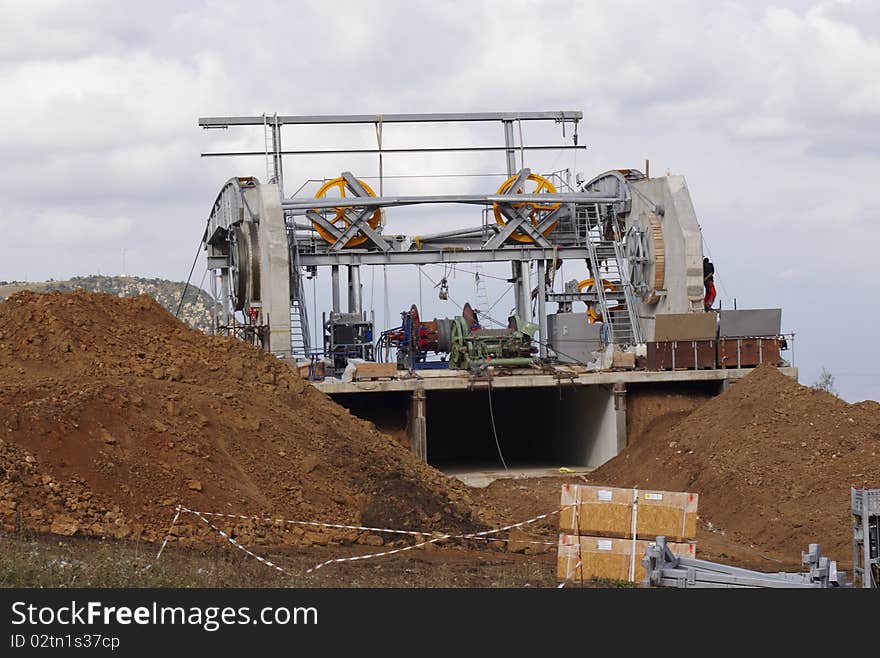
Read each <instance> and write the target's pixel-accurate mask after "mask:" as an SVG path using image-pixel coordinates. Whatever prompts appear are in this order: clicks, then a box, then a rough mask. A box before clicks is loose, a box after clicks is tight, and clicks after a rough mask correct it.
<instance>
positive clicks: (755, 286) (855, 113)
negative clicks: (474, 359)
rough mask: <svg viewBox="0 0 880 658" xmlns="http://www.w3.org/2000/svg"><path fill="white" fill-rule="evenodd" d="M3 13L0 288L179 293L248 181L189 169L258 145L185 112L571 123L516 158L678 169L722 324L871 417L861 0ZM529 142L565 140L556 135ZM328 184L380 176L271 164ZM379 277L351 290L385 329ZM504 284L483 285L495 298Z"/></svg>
mask: <svg viewBox="0 0 880 658" xmlns="http://www.w3.org/2000/svg"><path fill="white" fill-rule="evenodd" d="M0 16H2V22H0V121H2V126H3V127H2V130H0V153H2V154H3V157H2V158H0V175H2V178H3V180H4V182H5V184H4V185H3V186H2V188H0V196H2V199H0V201H2V208H3V210H2V215H0V217H2V218H0V222H2V226H3V229H4V230H3V240H2V243H0V244H2V247H0V250H2V251H0V280H25V279H27V280H40V279H45V278H49V277H52V278H56V279H60V278H66V277H69V276H72V275H83V274H90V273H97V272H100V273H105V274H107V273H110V274H116V273H120V272H122V271H123V267H124V269H125V272H126V273H128V274H133V275H140V276H161V277H166V278H172V279H185V278H186V276H187V274H188V273H189V268H190V264H191V262H192V258H193V255H194V253H195V248H196V245H197V241H198V238H199V237H200V236H201V233H202V230H203V225H204V221H205V217H206V214H207V212H208V211H209V209H210V206H211V203H212V202H213V199H214V197H215V195H216V193H217V191H218V190H219V189H220V187H221V185H222V184H223V182H224V181H225V180H227V179H228V178H230V177H232V176H234V175H256V176H258V177H261V178H264V177H265V163H264V162H263V160H262V158H240V159H234V160H233V159H203V158H200V153H202V152H203V151H211V150H221V149H225V148H250V149H261V148H262V135H261V134H260V131H259V130H246V129H245V130H237V131H228V132H224V133H222V134H221V133H220V132H219V131H211V132H205V131H201V130H199V129H198V128H197V127H196V121H197V118H198V117H199V116H203V115H224V114H225V115H238V114H261V113H263V112H270V113H271V112H279V113H282V114H322V113H394V112H428V111H434V112H437V111H447V112H456V111H492V110H515V111H526V110H560V109H570V110H582V111H583V112H584V121H583V122H582V125H581V127H580V130H579V133H580V140H581V143H586V144H587V145H588V147H589V149H588V150H587V151H585V152H579V153H578V154H577V155H576V156H575V155H573V154H572V153H571V152H567V153H555V152H553V153H543V154H537V153H535V154H529V153H527V155H526V165H528V166H531V167H532V168H534V169H537V170H542V171H547V170H551V169H563V168H572V169H573V170H575V171H581V172H583V173H584V175H585V176H586V177H587V178H590V177H592V176H593V175H595V174H597V173H600V172H602V171H605V170H607V169H610V168H619V167H638V168H641V167H642V166H643V163H644V160H645V158H650V160H651V169H652V173H654V174H660V173H665V172H667V171H669V172H672V173H675V174H683V175H684V176H686V178H687V180H688V185H689V188H690V190H691V195H692V198H693V201H694V205H695V207H696V210H697V214H698V217H699V219H700V222H701V225H702V227H703V233H704V237H705V240H706V243H707V245H708V249H709V251H710V253H711V255H712V256H713V258H714V260H715V262H716V266H717V270H718V279H719V283H720V286H719V292H720V295H721V298H722V301H723V303H724V305H725V306H729V305H730V304H731V303H732V300H733V298H734V297H736V298H737V303H738V305H739V307H740V308H746V307H751V308H760V307H767V306H781V307H783V309H784V312H783V328H784V330H786V331H794V332H796V333H797V338H796V341H795V354H794V356H795V362H796V364H797V365H798V366H800V368H801V381H802V382H804V383H812V382H813V381H814V380H815V379H816V377H817V376H818V373H819V370H820V368H821V367H823V366H824V367H827V368H828V369H829V370H830V371H831V372H832V373H833V374H834V375H835V377H836V380H837V386H838V389H839V390H840V392H841V393H842V394H843V395H844V396H845V397H846V398H847V399H850V400H856V399H863V398H874V399H880V381H878V378H877V373H878V365H880V356H878V349H877V347H876V345H875V344H874V341H875V339H876V335H877V334H876V330H875V327H876V326H877V325H878V324H880V310H878V301H880V294H878V293H880V284H878V279H877V275H876V265H875V263H876V260H877V254H876V252H875V251H874V249H876V248H877V247H878V245H880V222H878V219H880V218H878V215H880V200H878V195H877V194H876V193H875V192H874V190H875V189H876V185H877V183H876V181H877V179H878V177H880V166H878V164H880V75H878V73H877V72H878V71H880V3H877V2H874V1H872V0H864V1H861V2H860V1H858V0H853V1H850V2H846V1H843V0H841V1H836V2H835V1H823V2H819V1H809V0H801V1H791V2H783V1H780V2H773V3H765V2H723V1H721V2H713V3H706V2H696V1H691V2H686V1H679V0H667V2H662V3H658V2H647V1H644V2H642V1H631V2H620V1H595V2H586V1H584V2H554V1H551V0H544V1H543V2H515V1H507V2H478V1H475V0H471V1H469V2H441V1H436V0H435V1H433V2H417V1H412V0H410V1H406V2H391V1H387V2H385V1H380V0H376V1H375V2H371V3H366V2H333V3H320V2H310V3H300V2H283V3H281V2H279V3H275V2H271V1H266V2H262V3H257V4H253V3H250V4H246V3H232V2H228V3H227V2H162V1H154V2H150V3H141V2H138V3H135V2H131V3H125V2H120V1H115V2H114V1H108V2H102V1H89V0H66V1H63V2H48V1H43V0H29V1H28V2H11V1H8V0H0ZM372 130H373V129H372V127H367V128H363V127H360V128H355V129H352V130H350V131H348V130H338V129H333V130H325V131H315V130H312V131H306V130H300V129H296V128H291V129H289V130H287V132H285V146H286V147H288V148H295V147H316V146H324V147H330V146H334V145H340V146H343V145H352V144H354V145H357V146H363V147H370V146H373V145H374V144H375V134H374V133H373V132H372ZM525 131H526V133H525V135H524V137H525V140H526V142H531V143H546V144H558V143H562V135H561V133H560V131H559V129H558V127H556V126H547V127H543V128H541V127H534V126H527V127H526V129H525ZM499 138H500V129H499V128H498V127H496V126H494V125H493V126H483V127H461V126H451V127H446V128H432V129H430V130H428V131H426V130H425V129H424V128H418V127H416V128H411V127H410V128H403V127H397V128H394V129H392V127H387V128H386V130H385V134H384V142H385V145H386V146H396V145H415V144H422V145H425V144H427V145H460V144H462V143H468V144H471V143H479V144H494V143H497V141H498V140H499ZM344 169H347V170H352V171H354V172H356V173H358V175H361V176H365V177H367V176H375V175H376V172H377V165H376V161H375V158H373V157H366V156H358V157H356V158H351V157H349V158H348V159H339V158H337V159H329V158H314V157H312V158H301V159H293V158H290V159H288V160H287V161H285V181H286V188H287V192H288V193H292V192H293V191H294V190H295V189H296V188H298V187H299V186H300V185H301V184H302V183H303V182H305V181H306V180H308V179H316V178H322V177H331V176H335V175H338V173H339V172H340V171H342V170H344ZM502 171H504V163H503V160H502V159H501V158H500V156H498V155H495V154H489V155H485V156H480V157H477V158H470V157H469V158H462V157H461V156H460V155H449V156H446V155H444V156H435V157H433V158H425V157H422V156H418V157H416V156H398V157H396V158H392V157H388V158H386V161H385V174H386V175H401V174H412V173H418V174H448V173H456V174H458V173H477V172H482V173H498V172H502ZM501 180H502V179H500V178H492V177H483V178H474V177H472V178H457V179H453V178H424V179H389V180H388V181H387V182H386V183H385V186H386V187H385V189H386V191H394V192H401V191H407V192H410V193H413V194H418V193H422V192H427V191H429V190H432V191H436V192H437V193H446V192H452V191H461V192H478V191H492V190H494V188H495V187H496V186H497V184H498V183H500V182H501ZM371 182H372V181H371ZM310 189H312V190H313V188H309V186H307V187H306V188H305V190H306V192H308V191H309V190H310ZM466 213H467V211H464V212H462V211H446V210H444V211H429V212H422V214H419V213H418V212H413V213H400V212H398V213H397V216H392V215H391V213H389V228H393V230H395V231H398V230H399V231H401V232H408V233H424V232H428V231H429V230H436V229H439V228H441V227H443V228H447V227H455V226H461V225H468V224H475V223H478V221H479V218H478V217H476V218H475V217H474V216H473V214H471V215H467V214H466ZM471 213H472V211H471ZM395 222H396V223H395ZM123 254H124V264H123ZM429 269H430V268H426V269H425V273H426V274H428V273H429ZM203 270H204V267H203V265H202V263H199V267H197V270H196V278H197V279H200V277H201V274H202V272H203ZM497 274H503V273H497ZM430 275H431V276H432V277H433V278H434V279H435V280H436V279H437V278H438V277H439V276H440V275H442V271H437V270H436V269H435V270H434V271H431V272H430ZM324 278H325V279H326V277H324ZM418 278H419V277H418V276H417V275H413V276H402V275H401V273H397V274H395V273H389V279H390V292H389V298H390V301H389V307H390V308H391V315H394V314H395V313H396V312H397V310H398V309H399V308H402V307H405V306H408V304H409V302H411V301H413V300H415V299H416V297H417V295H419V294H421V295H422V296H423V306H424V307H425V311H423V315H428V316H433V315H441V316H442V315H449V314H452V313H454V309H450V308H449V307H448V305H447V306H444V305H443V304H442V303H441V302H439V300H437V299H436V292H435V291H433V290H432V289H431V287H430V286H431V284H429V283H428V282H427V281H426V280H425V279H424V278H423V283H424V286H423V288H424V289H423V290H422V291H421V293H419V292H417V291H416V287H417V286H416V283H415V282H417V281H418ZM377 279H378V280H372V279H371V278H370V275H367V276H366V277H365V282H364V283H365V286H368V287H369V290H368V292H367V297H368V303H369V304H370V305H372V306H375V308H376V312H377V315H378V316H379V317H380V318H381V316H382V314H383V312H384V299H383V294H382V292H381V290H382V285H381V284H382V282H381V271H380V273H379V275H377ZM452 283H453V287H452V290H451V292H452V294H453V297H454V298H457V299H466V298H468V297H472V296H473V277H472V276H469V275H468V273H466V272H457V273H456V274H455V278H454V279H453V280H452ZM504 289H505V287H504V285H503V284H502V283H500V282H497V281H495V280H490V297H492V298H493V300H494V298H495V297H496V296H497V295H498V294H501V293H503V292H504ZM323 291H324V288H323V283H322V282H319V285H318V288H317V294H318V296H319V297H320V295H321V294H323ZM505 305H507V306H509V303H508V302H507V301H505V300H502V302H501V304H500V307H504V306H505ZM320 308H321V305H320V303H319V310H320ZM383 322H384V320H381V319H380V324H382V323H383Z"/></svg>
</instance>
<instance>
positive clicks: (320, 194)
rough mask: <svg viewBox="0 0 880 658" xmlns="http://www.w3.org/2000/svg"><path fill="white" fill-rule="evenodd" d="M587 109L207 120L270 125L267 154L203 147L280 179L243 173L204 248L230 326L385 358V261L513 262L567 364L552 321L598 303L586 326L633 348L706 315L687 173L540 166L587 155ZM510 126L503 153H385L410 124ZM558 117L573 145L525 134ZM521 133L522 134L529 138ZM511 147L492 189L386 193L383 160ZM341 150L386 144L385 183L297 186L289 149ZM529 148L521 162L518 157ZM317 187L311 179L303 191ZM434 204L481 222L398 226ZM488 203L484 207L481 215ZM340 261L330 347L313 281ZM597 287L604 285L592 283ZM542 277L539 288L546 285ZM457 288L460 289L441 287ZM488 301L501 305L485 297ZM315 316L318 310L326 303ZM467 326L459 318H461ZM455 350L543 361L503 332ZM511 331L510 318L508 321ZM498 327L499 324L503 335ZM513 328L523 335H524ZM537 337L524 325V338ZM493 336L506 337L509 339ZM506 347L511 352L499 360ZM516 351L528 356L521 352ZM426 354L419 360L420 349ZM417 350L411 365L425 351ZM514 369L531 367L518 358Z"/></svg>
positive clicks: (521, 312) (341, 179) (333, 359)
mask: <svg viewBox="0 0 880 658" xmlns="http://www.w3.org/2000/svg"><path fill="white" fill-rule="evenodd" d="M581 118H582V114H581V113H580V112H572V111H555V112H498V113H459V114H401V115H346V116H279V115H263V116H258V117H206V118H202V119H200V120H199V125H200V126H202V127H203V128H206V129H208V128H224V129H225V128H232V127H240V126H260V127H262V128H263V130H264V135H265V148H264V149H263V150H261V151H241V152H213V153H204V154H203V156H205V157H211V156H219V155H224V156H229V155H243V156H261V155H262V156H263V157H265V158H266V163H267V167H266V168H267V182H260V181H258V180H257V179H256V178H253V177H246V178H233V179H231V180H230V181H228V182H227V184H226V185H225V186H224V187H223V189H222V190H221V191H220V193H219V195H218V197H217V199H216V201H215V203H214V206H213V208H212V210H211V213H210V215H209V218H208V224H207V228H206V230H205V234H204V246H205V249H206V250H207V255H208V259H207V260H208V263H207V266H208V269H210V270H211V271H212V272H213V274H214V276H213V277H212V290H213V292H214V296H215V305H214V318H215V327H216V328H217V329H218V330H219V331H221V332H222V331H223V328H224V327H228V326H231V325H233V324H235V323H236V322H237V323H238V324H254V325H256V326H260V327H265V328H266V329H265V331H261V332H259V333H257V332H252V333H253V334H254V335H259V336H261V337H263V338H262V339H261V340H263V343H264V344H263V347H264V348H266V349H269V350H270V351H271V352H273V353H275V354H277V355H279V356H287V357H297V358H308V357H311V356H313V355H315V354H316V353H318V352H322V356H323V357H326V358H327V359H328V360H329V362H330V363H329V365H330V368H331V370H335V371H339V370H340V369H341V368H344V362H345V361H346V360H347V359H349V358H353V357H355V358H359V359H367V360H369V359H372V358H374V357H375V354H374V353H373V352H374V350H373V348H372V347H371V343H372V339H373V337H374V336H375V335H378V334H379V333H380V332H378V331H376V330H375V319H374V317H373V315H372V314H371V313H367V312H366V311H365V309H364V306H363V303H362V294H361V290H362V286H361V268H363V267H372V266H376V265H382V266H383V267H384V266H393V265H420V264H441V265H447V266H454V265H455V264H458V263H474V264H476V266H477V267H479V266H480V264H484V263H497V262H506V263H508V264H509V267H510V272H511V276H510V279H509V281H510V282H511V283H512V286H513V294H514V304H513V308H512V312H511V313H509V314H508V316H514V317H517V318H519V323H520V325H521V328H522V327H526V326H527V325H528V324H529V323H531V322H532V321H534V323H535V325H536V326H537V331H536V335H537V336H538V337H539V340H538V341H537V345H538V352H537V356H538V357H539V358H540V359H542V360H545V361H552V360H554V359H558V358H559V356H560V355H558V354H556V353H555V352H554V350H553V349H552V341H551V340H550V338H551V336H550V330H549V324H550V322H548V316H551V315H554V313H553V312H552V307H550V305H551V304H554V303H555V304H556V305H557V312H560V313H571V312H572V309H571V304H573V303H575V302H583V303H585V304H586V305H587V308H586V309H585V310H586V312H585V313H584V314H583V320H584V323H593V324H601V325H602V328H603V330H602V341H603V343H604V344H613V345H615V346H617V347H618V348H619V349H624V348H626V347H628V346H632V345H637V344H640V343H643V342H644V341H645V340H648V339H650V338H651V332H652V328H653V318H654V316H655V315H657V314H658V313H667V312H682V313H683V312H696V311H699V310H701V309H702V297H703V281H702V256H703V254H702V243H701V234H700V227H699V224H698V223H697V220H696V214H695V212H694V209H693V205H692V204H691V200H690V196H689V194H688V191H687V186H686V184H685V182H684V179H683V178H682V177H680V176H664V177H660V178H648V177H646V176H645V175H644V174H643V173H641V172H639V171H637V170H634V169H621V170H614V171H609V172H605V173H604V174H601V175H599V176H596V177H594V178H592V179H590V180H586V181H585V180H583V179H581V178H580V177H577V179H576V180H575V181H572V179H571V175H570V173H569V174H560V173H559V172H556V173H552V174H539V173H538V172H535V171H532V169H531V168H529V167H526V166H524V164H523V162H522V160H523V158H524V157H525V153H526V152H529V151H534V150H541V149H547V150H549V149H553V150H567V149H568V150H571V149H575V150H576V149H583V148H584V145H583V144H580V143H578V137H577V135H578V133H577V127H578V123H579V121H580V120H581ZM486 122H495V123H499V124H500V125H501V127H502V128H503V135H504V142H503V145H498V146H474V145H467V146H444V147H422V148H410V149H388V148H384V147H383V143H382V131H383V129H384V130H388V129H389V126H391V125H396V124H416V125H423V124H438V123H440V124H444V123H468V124H473V123H486ZM530 122H553V123H556V124H558V125H560V126H561V127H562V129H563V135H564V137H565V139H566V140H570V143H567V144H556V145H547V144H544V145H540V144H539V145H535V144H526V143H523V140H522V125H523V124H527V123H530ZM364 124H366V125H371V126H373V127H374V128H375V129H376V134H377V148H376V149H363V148H358V149H333V150H331V151H322V150H285V149H284V148H283V147H282V130H283V129H284V128H285V127H287V126H302V125H308V126H310V127H312V128H314V129H317V128H318V127H320V126H336V125H364ZM517 132H518V133H519V134H520V139H519V143H518V144H517V143H516V142H517V140H516V139H515V135H516V133H517ZM435 151H443V152H476V151H490V152H491V151H498V152H501V153H503V154H504V156H505V160H506V164H507V177H506V178H505V179H504V180H502V182H501V184H500V185H498V186H497V187H495V188H493V189H491V190H490V191H486V192H483V193H477V194H474V193H468V194H445V195H437V194H434V195H431V194H428V195H421V196H413V195H398V194H394V195H388V194H386V193H385V192H384V185H383V178H382V168H381V163H382V158H390V157H392V156H396V155H397V154H400V153H412V152H419V153H425V152H435ZM325 153H333V154H337V155H340V156H342V155H345V154H349V153H356V154H362V153H372V154H375V155H377V156H378V158H379V160H380V175H379V183H378V186H371V185H369V184H367V182H366V181H365V180H364V178H363V177H358V176H356V175H355V174H354V173H352V172H349V171H342V172H341V173H340V174H338V175H335V176H333V177H332V178H330V179H329V180H328V179H323V180H321V181H319V182H320V186H319V187H318V189H317V191H316V192H315V193H314V194H313V195H301V194H300V192H299V190H298V191H297V192H296V193H295V194H294V195H292V196H288V195H287V194H286V193H285V190H284V180H283V169H282V166H281V163H282V160H283V156H294V155H296V156H305V155H311V154H325ZM517 156H519V162H518V161H517V159H518V157H517ZM302 189H303V188H302V187H301V188H300V190H302ZM426 204H431V205H435V206H442V205H448V204H457V205H462V204H464V205H466V206H469V207H473V208H474V209H475V211H476V212H475V213H474V217H475V220H478V218H479V217H481V216H482V219H481V220H478V221H475V222H473V223H472V224H470V225H468V226H461V227H449V229H447V230H443V231H440V232H435V233H430V234H410V235H400V234H390V233H386V232H385V225H386V213H392V212H395V213H405V212H406V210H405V209H406V208H407V207H412V206H420V205H426ZM480 211H482V214H480ZM572 261H575V262H577V263H580V265H581V266H582V267H584V268H585V269H586V271H587V274H588V276H587V277H585V278H583V279H578V281H579V282H580V284H579V285H578V286H577V288H576V289H569V288H566V287H564V285H563V284H562V282H561V281H557V280H556V276H555V274H556V272H557V270H558V269H559V268H560V266H561V265H562V264H563V263H569V262H572ZM326 269H329V270H330V283H331V290H332V300H329V301H330V304H329V308H327V310H326V311H324V312H323V317H324V322H323V331H324V341H323V350H320V349H316V347H315V344H314V343H315V341H314V340H313V336H312V335H311V334H312V333H313V332H312V331H310V326H309V313H308V312H307V300H306V297H305V289H304V280H306V279H311V278H314V277H316V276H318V275H319V272H320V271H322V270H326ZM342 269H344V270H346V272H347V278H348V293H349V294H348V308H346V309H343V308H342V304H341V295H340V271H341V270H342ZM590 281H592V282H593V283H589V282H590ZM533 282H534V283H533ZM440 292H441V295H440V296H441V298H443V297H444V293H446V296H447V297H448V289H447V286H445V285H444V286H441V288H440ZM480 303H482V304H483V305H484V306H485V305H486V304H485V301H483V302H480V300H478V305H479V304H480ZM314 312H315V313H316V314H317V313H318V309H315V310H314ZM454 324H455V323H453V325H454ZM459 329H460V331H459V330H456V331H459V333H457V334H456V335H457V336H459V340H460V341H461V345H467V346H468V347H467V348H463V349H460V350H451V351H450V352H449V361H448V363H449V365H450V366H451V367H459V366H460V365H461V364H470V363H472V362H481V361H482V360H485V359H487V358H492V359H493V360H495V361H496V363H500V362H498V359H501V358H504V359H509V358H513V359H528V358H529V357H528V356H523V355H522V349H520V348H517V349H514V348H513V346H512V342H516V341H517V340H519V338H516V339H514V340H512V341H511V340H510V339H509V337H508V338H504V337H503V336H501V335H499V336H490V335H489V334H487V333H485V332H486V331H490V330H488V329H483V328H481V329H480V330H479V332H482V333H474V332H473V331H470V332H465V331H464V327H459ZM497 330H499V331H502V332H506V331H508V328H507V327H505V326H503V325H502V326H500V327H498V329H497ZM491 331H496V329H492V330H491ZM509 331H511V332H513V333H516V332H517V331H519V329H511V330H509ZM520 333H521V332H520ZM493 341H495V342H494V343H493ZM499 350H500V354H503V355H505V356H497V354H498V353H499ZM511 354H515V356H511ZM410 356H411V355H410ZM410 356H407V355H404V357H403V360H404V361H406V359H408V358H410ZM514 363H521V361H516V362H514Z"/></svg>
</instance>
